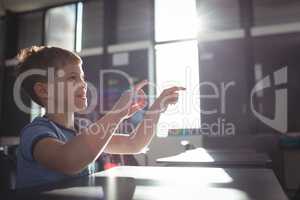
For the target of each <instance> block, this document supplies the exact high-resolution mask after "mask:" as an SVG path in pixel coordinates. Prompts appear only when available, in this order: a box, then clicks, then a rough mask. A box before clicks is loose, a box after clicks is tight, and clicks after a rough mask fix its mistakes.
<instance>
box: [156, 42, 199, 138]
mask: <svg viewBox="0 0 300 200" xmlns="http://www.w3.org/2000/svg"><path fill="white" fill-rule="evenodd" d="M156 84H157V94H160V93H161V92H162V90H163V89H165V88H167V87H170V86H174V85H178V86H183V87H186V91H182V92H180V98H179V101H178V103H177V104H176V105H174V106H170V107H169V109H168V110H167V111H166V113H165V114H164V115H162V116H161V118H160V121H159V129H160V131H158V133H159V134H160V135H165V134H166V132H167V129H182V128H200V98H199V63H198V47H197V41H188V42H178V43H171V44H162V45H157V46H156Z"/></svg>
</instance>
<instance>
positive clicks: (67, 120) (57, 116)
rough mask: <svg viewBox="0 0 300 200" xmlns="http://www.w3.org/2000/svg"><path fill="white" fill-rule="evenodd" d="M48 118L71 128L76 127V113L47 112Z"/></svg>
mask: <svg viewBox="0 0 300 200" xmlns="http://www.w3.org/2000/svg"><path fill="white" fill-rule="evenodd" d="M46 116H47V118H48V119H50V120H52V121H54V122H56V123H58V124H60V125H62V126H64V127H66V128H69V129H73V130H75V128H74V113H52V114H49V113H46Z"/></svg>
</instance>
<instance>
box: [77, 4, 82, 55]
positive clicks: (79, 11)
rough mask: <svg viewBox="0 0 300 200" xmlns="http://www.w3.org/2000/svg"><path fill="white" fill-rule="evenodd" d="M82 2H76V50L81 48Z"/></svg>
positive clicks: (78, 50)
mask: <svg viewBox="0 0 300 200" xmlns="http://www.w3.org/2000/svg"><path fill="white" fill-rule="evenodd" d="M82 6H83V5H82V2H79V3H78V4H77V26H76V52H80V51H81V49H82V9H83V7H82Z"/></svg>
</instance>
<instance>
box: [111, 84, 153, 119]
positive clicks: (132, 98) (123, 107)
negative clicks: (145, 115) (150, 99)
mask: <svg viewBox="0 0 300 200" xmlns="http://www.w3.org/2000/svg"><path fill="white" fill-rule="evenodd" d="M147 84H148V81H147V80H143V81H141V82H139V83H137V84H136V85H134V87H133V89H131V90H128V91H125V92H124V93H123V94H122V96H121V97H120V98H119V100H118V101H117V103H116V104H115V105H114V107H113V109H112V111H113V112H117V113H119V114H121V115H122V117H123V118H124V119H126V118H129V117H131V116H132V115H133V114H134V113H136V112H137V111H139V110H141V109H143V108H144V107H145V106H146V105H147V99H146V94H145V92H144V91H143V89H142V88H143V87H144V86H146V85H147Z"/></svg>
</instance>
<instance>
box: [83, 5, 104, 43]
mask: <svg viewBox="0 0 300 200" xmlns="http://www.w3.org/2000/svg"><path fill="white" fill-rule="evenodd" d="M103 17H104V12H103V1H88V2H84V3H83V16H82V48H90V47H98V46H102V45H103V25H104V22H103Z"/></svg>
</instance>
